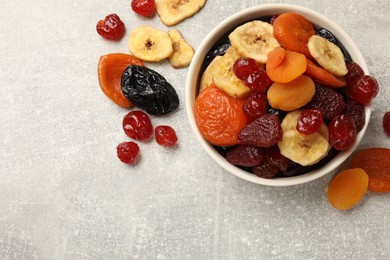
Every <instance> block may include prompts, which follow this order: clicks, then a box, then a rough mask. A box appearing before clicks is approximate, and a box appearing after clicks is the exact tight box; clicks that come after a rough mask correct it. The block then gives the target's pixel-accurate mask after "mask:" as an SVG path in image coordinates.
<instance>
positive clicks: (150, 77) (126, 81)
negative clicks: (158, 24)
mask: <svg viewBox="0 0 390 260" xmlns="http://www.w3.org/2000/svg"><path fill="white" fill-rule="evenodd" d="M205 2H206V0H189V1H180V0H160V1H158V2H157V4H156V2H155V1H154V0H132V2H131V8H132V10H133V11H134V12H136V13H137V14H139V15H141V16H144V17H148V18H151V17H153V16H154V15H155V14H156V12H157V13H158V15H159V17H160V18H161V20H162V21H163V23H164V24H166V25H168V26H172V25H175V24H177V23H179V22H181V21H183V20H185V19H186V18H188V17H190V16H193V15H194V14H195V13H196V12H198V11H199V10H200V9H201V8H202V7H203V6H204V4H205ZM96 30H97V32H98V33H99V34H100V35H101V36H102V37H104V38H105V39H108V40H113V41H118V40H120V39H121V38H122V37H123V35H124V33H125V24H124V23H123V22H122V20H121V19H120V18H119V16H118V15H116V14H110V15H108V16H106V17H105V19H104V20H100V21H99V22H98V23H97V25H96ZM128 47H129V50H130V52H131V54H124V53H111V54H107V55H103V56H101V57H100V60H99V64H98V79H99V85H100V87H101V89H102V91H103V92H104V94H105V95H106V96H107V97H108V98H110V99H111V100H112V101H113V102H114V103H116V104H117V105H119V106H121V107H124V108H132V107H133V106H135V107H138V108H140V109H142V110H144V111H146V112H147V113H148V114H150V115H154V116H161V115H166V114H168V113H170V112H172V111H174V110H176V109H177V107H178V106H179V98H178V95H177V93H176V91H175V89H174V88H173V87H172V85H171V84H170V83H169V82H167V81H166V79H165V78H164V77H163V76H162V75H160V74H159V73H157V72H156V71H154V70H152V69H149V68H147V67H145V66H144V63H143V61H145V62H159V61H162V60H164V59H169V61H170V63H171V65H172V66H173V67H174V68H183V67H187V66H188V65H189V64H190V62H191V60H192V57H193V55H194V52H195V51H194V49H193V48H192V47H191V46H190V45H189V44H188V43H187V42H186V41H185V40H184V38H183V37H182V35H181V33H180V32H179V31H178V30H176V29H171V30H169V31H168V32H167V33H166V32H164V31H162V30H159V29H156V28H153V27H150V26H140V27H137V28H135V29H134V30H133V31H132V32H131V34H130V37H129V40H128ZM148 114H146V113H144V112H142V111H134V110H133V111H131V112H129V113H128V114H127V115H126V116H125V117H124V119H123V130H124V132H125V133H126V135H127V136H129V137H130V138H132V139H135V140H138V141H149V140H150V139H152V136H153V133H154V137H155V140H156V142H157V143H158V144H160V145H163V146H174V145H175V144H176V142H177V136H176V132H175V130H174V129H173V128H172V127H170V126H166V125H161V126H157V127H156V128H155V129H154V131H153V126H152V123H151V121H150V118H149V116H148ZM139 150H140V149H139V146H138V144H137V143H135V142H132V141H131V142H123V143H121V144H119V145H118V146H117V155H118V157H119V159H120V160H121V161H122V162H124V163H126V164H132V163H134V162H136V158H137V155H138V153H139Z"/></svg>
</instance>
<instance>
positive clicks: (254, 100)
mask: <svg viewBox="0 0 390 260" xmlns="http://www.w3.org/2000/svg"><path fill="white" fill-rule="evenodd" d="M242 109H243V110H244V112H245V114H246V115H247V116H249V117H250V118H251V119H252V120H255V119H256V118H259V117H262V116H263V115H265V114H266V113H267V96H266V95H265V94H263V93H258V92H254V93H253V94H251V95H250V96H249V97H248V98H247V99H246V100H245V103H244V106H243V107H242Z"/></svg>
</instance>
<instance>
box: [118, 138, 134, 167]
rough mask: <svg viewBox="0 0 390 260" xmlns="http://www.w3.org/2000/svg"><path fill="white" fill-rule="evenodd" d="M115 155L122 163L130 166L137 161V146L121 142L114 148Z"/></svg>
mask: <svg viewBox="0 0 390 260" xmlns="http://www.w3.org/2000/svg"><path fill="white" fill-rule="evenodd" d="M116 153H117V156H118V158H119V160H121V161H122V162H123V163H126V164H132V163H134V162H135V161H136V159H137V155H138V153H139V146H138V144H136V143H134V142H123V143H120V144H119V145H118V146H117V147H116Z"/></svg>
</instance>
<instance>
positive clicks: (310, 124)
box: [297, 109, 324, 135]
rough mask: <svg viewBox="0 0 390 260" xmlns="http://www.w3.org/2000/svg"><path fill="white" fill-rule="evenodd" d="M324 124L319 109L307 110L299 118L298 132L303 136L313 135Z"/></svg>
mask: <svg viewBox="0 0 390 260" xmlns="http://www.w3.org/2000/svg"><path fill="white" fill-rule="evenodd" d="M323 122H324V118H323V116H322V112H321V110H319V109H305V110H303V111H302V113H301V114H300V115H299V117H298V122H297V131H298V132H299V133H301V134H303V135H311V134H314V133H315V132H317V131H318V129H320V126H321V125H322V123H323Z"/></svg>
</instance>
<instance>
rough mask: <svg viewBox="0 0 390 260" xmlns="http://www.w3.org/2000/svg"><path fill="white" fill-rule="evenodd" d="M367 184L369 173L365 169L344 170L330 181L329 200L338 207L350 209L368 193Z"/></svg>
mask: <svg viewBox="0 0 390 260" xmlns="http://www.w3.org/2000/svg"><path fill="white" fill-rule="evenodd" d="M367 185H368V175H367V173H366V172H365V171H364V170H363V169H360V168H354V169H347V170H344V171H342V172H340V173H339V174H337V175H336V176H335V177H334V178H333V179H332V181H331V182H330V183H329V186H328V190H327V196H328V200H329V202H330V204H332V206H333V207H335V208H336V209H340V210H347V209H350V208H352V207H353V206H354V205H356V203H358V202H359V201H360V200H361V199H362V198H363V196H364V194H366V192H367Z"/></svg>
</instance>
